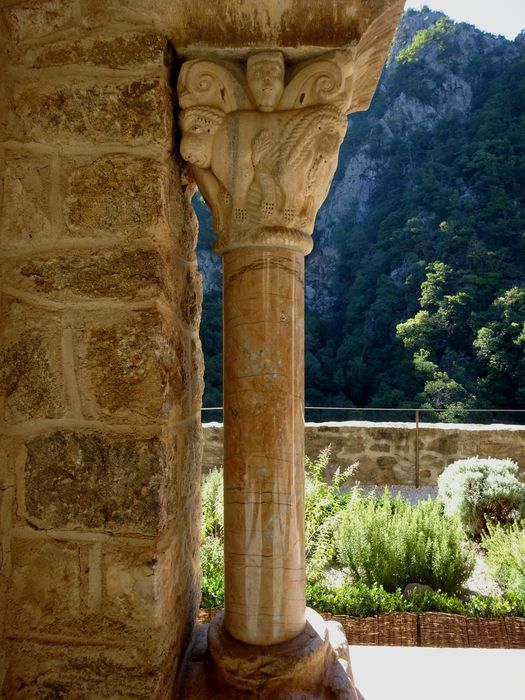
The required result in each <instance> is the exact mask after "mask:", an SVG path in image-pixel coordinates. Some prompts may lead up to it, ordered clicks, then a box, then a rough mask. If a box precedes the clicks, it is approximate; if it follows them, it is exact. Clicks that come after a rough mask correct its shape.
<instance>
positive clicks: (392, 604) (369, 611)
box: [306, 582, 410, 617]
mask: <svg viewBox="0 0 525 700" xmlns="http://www.w3.org/2000/svg"><path fill="white" fill-rule="evenodd" d="M306 604H307V605H308V606H309V607H311V608H314V610H317V611H318V612H331V613H332V614H333V615H351V616H352V617H372V616H373V615H380V614H381V613H389V612H404V611H406V610H409V608H410V603H409V601H407V600H406V599H405V598H403V596H402V594H401V590H400V589H398V590H396V591H393V592H388V591H385V589H384V588H383V586H377V585H373V586H367V585H366V584H365V583H363V582H359V583H354V584H348V583H347V584H343V585H342V586H329V585H328V584H326V583H320V582H317V583H313V584H312V583H307V585H306Z"/></svg>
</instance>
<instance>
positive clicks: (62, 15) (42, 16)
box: [4, 0, 75, 43]
mask: <svg viewBox="0 0 525 700" xmlns="http://www.w3.org/2000/svg"><path fill="white" fill-rule="evenodd" d="M4 17H5V21H6V24H7V28H8V30H9V32H10V34H11V37H12V39H14V41H15V43H16V42H19V41H24V40H27V39H39V38H41V37H44V36H46V35H48V34H52V33H53V32H55V31H57V30H59V29H65V28H66V27H68V26H71V25H72V24H73V23H74V21H75V2H73V1H72V0H42V1H41V2H38V3H27V2H26V3H20V4H19V5H18V6H15V7H10V8H6V9H5V10H4Z"/></svg>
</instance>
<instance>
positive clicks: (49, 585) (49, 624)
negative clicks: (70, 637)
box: [7, 538, 86, 634]
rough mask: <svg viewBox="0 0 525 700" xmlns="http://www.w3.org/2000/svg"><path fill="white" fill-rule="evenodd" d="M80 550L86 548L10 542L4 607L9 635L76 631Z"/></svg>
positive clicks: (79, 584) (22, 540) (49, 543)
mask: <svg viewBox="0 0 525 700" xmlns="http://www.w3.org/2000/svg"><path fill="white" fill-rule="evenodd" d="M82 548H84V549H85V548H86V545H79V544H78V543H72V542H56V541H53V540H49V541H42V540H35V539H34V538H29V539H17V538H13V540H12V543H11V558H12V575H11V580H10V583H9V600H8V606H7V611H8V612H7V625H8V629H9V630H10V631H14V632H17V633H20V632H21V631H22V630H24V631H25V632H39V633H44V632H47V633H51V634H52V633H55V634H56V633H58V634H66V633H71V632H74V631H76V628H77V626H78V624H79V621H80V618H81V612H82V611H81V604H82V603H81V595H82V591H81V589H82V578H83V576H84V574H83V572H82V570H81V566H80V553H81V549H82Z"/></svg>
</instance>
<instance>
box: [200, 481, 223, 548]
mask: <svg viewBox="0 0 525 700" xmlns="http://www.w3.org/2000/svg"><path fill="white" fill-rule="evenodd" d="M201 498H202V522H201V536H202V537H206V536H208V535H211V536H212V537H218V538H219V539H223V538H224V473H223V469H222V467H215V468H214V469H211V470H210V471H209V472H208V473H207V474H206V476H205V477H204V479H203V480H202V492H201Z"/></svg>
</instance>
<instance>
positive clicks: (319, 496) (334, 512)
mask: <svg viewBox="0 0 525 700" xmlns="http://www.w3.org/2000/svg"><path fill="white" fill-rule="evenodd" d="M329 460H330V446H328V447H326V448H325V449H324V450H322V451H321V452H320V453H319V455H318V457H317V459H316V460H315V461H312V460H311V459H310V458H309V457H308V456H307V457H306V458H305V462H304V464H305V470H306V474H305V501H304V526H305V556H306V571H307V576H308V578H309V579H310V580H312V581H313V580H315V579H317V578H318V577H319V576H320V575H321V573H322V571H323V570H324V569H325V568H326V567H327V566H328V565H329V564H330V563H331V562H332V561H333V560H334V558H335V541H334V537H335V531H336V529H337V524H338V520H339V516H340V513H341V511H342V509H343V508H344V507H345V505H346V502H347V500H348V496H347V494H345V493H343V492H342V491H341V486H342V485H343V484H344V483H345V481H347V480H348V479H349V478H350V477H351V476H352V475H353V474H354V473H355V470H356V469H357V464H353V465H352V466H350V467H347V468H346V469H344V470H343V471H341V470H340V469H339V467H338V468H337V469H336V470H335V472H334V473H333V475H332V476H331V477H329V476H328V474H327V471H328V467H329Z"/></svg>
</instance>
